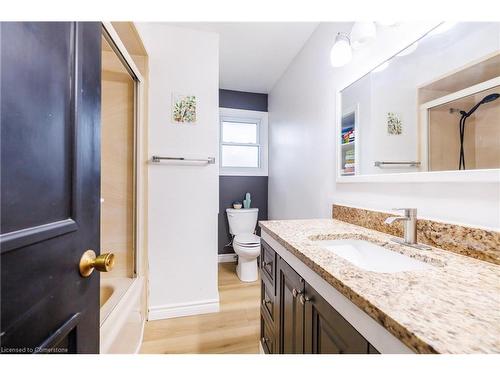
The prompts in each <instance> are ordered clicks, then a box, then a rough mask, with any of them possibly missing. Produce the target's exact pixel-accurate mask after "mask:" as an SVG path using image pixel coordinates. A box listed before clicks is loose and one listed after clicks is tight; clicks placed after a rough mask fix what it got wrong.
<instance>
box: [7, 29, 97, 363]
mask: <svg viewBox="0 0 500 375" xmlns="http://www.w3.org/2000/svg"><path fill="white" fill-rule="evenodd" d="M0 33H1V35H0V43H1V76H0V84H1V93H0V95H1V228H0V233H1V237H0V241H1V242H0V246H1V327H0V331H1V333H0V346H1V351H2V352H3V353H6V352H10V353H16V352H19V353H31V352H37V351H41V352H62V353H64V352H70V353H97V352H98V351H99V273H98V272H94V273H93V274H92V275H91V276H90V277H89V278H83V277H81V276H80V274H79V270H78V263H79V260H80V257H81V255H82V254H83V252H84V251H85V250H87V249H93V250H95V251H96V252H97V253H99V203H100V199H99V195H100V193H99V185H100V181H99V180H100V143H99V137H100V86H101V68H100V67H101V25H100V23H72V22H53V23H24V22H23V23H1V29H0ZM37 348H38V349H37Z"/></svg>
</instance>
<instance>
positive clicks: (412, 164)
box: [374, 161, 420, 167]
mask: <svg viewBox="0 0 500 375" xmlns="http://www.w3.org/2000/svg"><path fill="white" fill-rule="evenodd" d="M374 165H375V167H382V166H384V165H408V166H409V167H420V162H419V161H376V162H375V163H374Z"/></svg>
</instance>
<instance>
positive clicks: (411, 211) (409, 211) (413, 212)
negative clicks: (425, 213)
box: [393, 208, 417, 217]
mask: <svg viewBox="0 0 500 375" xmlns="http://www.w3.org/2000/svg"><path fill="white" fill-rule="evenodd" d="M393 210H394V211H404V213H405V216H406V217H417V209H416V208H393Z"/></svg>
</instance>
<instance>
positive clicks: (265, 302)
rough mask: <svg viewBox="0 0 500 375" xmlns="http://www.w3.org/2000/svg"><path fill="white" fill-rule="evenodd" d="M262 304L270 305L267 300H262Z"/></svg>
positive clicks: (269, 301)
mask: <svg viewBox="0 0 500 375" xmlns="http://www.w3.org/2000/svg"><path fill="white" fill-rule="evenodd" d="M262 303H263V304H264V305H268V304H271V300H268V299H263V300H262Z"/></svg>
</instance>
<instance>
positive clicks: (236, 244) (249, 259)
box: [233, 233, 260, 282]
mask: <svg viewBox="0 0 500 375" xmlns="http://www.w3.org/2000/svg"><path fill="white" fill-rule="evenodd" d="M233 249H234V252H235V253H236V254H237V255H238V265H237V266H236V274H237V275H238V277H239V279H240V280H241V281H245V282H251V281H255V280H257V278H258V272H259V271H258V266H257V257H258V256H259V254H260V237H259V236H256V235H255V234H248V233H247V234H238V235H237V236H235V237H234V239H233Z"/></svg>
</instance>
